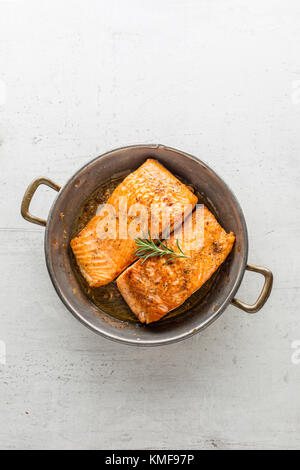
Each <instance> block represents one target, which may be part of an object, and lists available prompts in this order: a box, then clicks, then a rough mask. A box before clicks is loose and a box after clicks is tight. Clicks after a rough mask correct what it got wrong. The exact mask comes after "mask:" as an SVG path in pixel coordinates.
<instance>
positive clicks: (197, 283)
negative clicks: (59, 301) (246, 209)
mask: <svg viewBox="0 0 300 470" xmlns="http://www.w3.org/2000/svg"><path fill="white" fill-rule="evenodd" d="M196 219H197V220H198V222H199V221H200V223H201V221H202V228H201V231H202V237H201V233H200V232H199V227H198V229H197V230H196V228H195V227H197V225H196V223H195V222H196ZM185 224H189V227H188V230H187V231H186V232H185V231H182V230H181V232H183V233H179V231H178V230H175V232H174V233H173V234H172V235H171V237H170V239H169V240H168V242H167V244H168V246H170V247H172V248H173V250H174V251H176V252H178V248H177V240H178V241H179V243H180V248H181V249H182V251H183V252H184V254H186V255H188V256H189V258H175V259H173V260H171V261H170V262H167V260H168V258H167V257H166V256H163V257H161V258H159V257H152V258H149V259H147V260H146V261H145V262H143V260H141V259H140V260H138V261H137V262H136V263H134V264H133V265H131V266H130V267H129V268H127V269H126V270H125V271H124V272H123V273H122V274H121V275H120V276H119V277H118V279H117V285H118V288H119V290H120V292H121V294H122V296H123V298H124V299H125V301H126V302H127V304H128V305H129V307H130V308H131V310H132V311H133V313H135V315H136V316H137V317H138V318H139V320H140V321H141V322H142V323H151V322H154V321H157V320H159V319H160V318H162V317H163V316H164V315H166V314H167V313H168V312H170V311H171V310H173V309H175V308H176V307H179V306H180V305H181V304H183V302H184V301H185V300H186V299H187V298H188V297H190V296H191V295H192V294H193V293H194V292H195V291H196V290H198V289H199V288H200V287H201V286H202V285H203V284H204V283H205V282H206V281H207V280H208V279H209V278H210V277H211V276H212V274H213V273H214V272H215V271H216V270H217V269H218V267H219V266H220V265H221V264H222V263H223V262H224V260H225V259H226V257H227V256H228V254H229V253H230V251H231V249H232V247H233V244H234V241H235V236H234V234H233V233H232V232H231V233H226V231H225V230H224V229H223V228H222V227H221V225H220V224H219V223H218V222H217V220H216V219H215V217H214V216H213V214H212V213H211V212H210V211H209V210H208V209H207V207H205V206H202V207H201V206H198V207H197V209H196V210H195V211H194V212H193V214H191V215H190V216H189V218H188V219H187V220H186V222H185ZM200 239H201V240H200Z"/></svg>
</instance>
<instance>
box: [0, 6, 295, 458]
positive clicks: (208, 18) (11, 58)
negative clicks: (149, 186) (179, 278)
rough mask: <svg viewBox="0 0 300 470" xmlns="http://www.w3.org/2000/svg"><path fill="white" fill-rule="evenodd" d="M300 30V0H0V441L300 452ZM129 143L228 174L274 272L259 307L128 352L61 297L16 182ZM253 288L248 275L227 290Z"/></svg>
mask: <svg viewBox="0 0 300 470" xmlns="http://www.w3.org/2000/svg"><path fill="white" fill-rule="evenodd" d="M299 41H300V3H299V1H297V0H287V1H284V2H283V1H279V0H274V1H271V0H252V1H251V2H249V1H248V0H227V1H226V2H224V1H222V0H219V1H218V0H214V1H212V0H199V1H192V0H181V1H179V0H177V1H175V0H174V1H171V0H165V1H161V0H152V1H151V2H148V1H144V0H135V1H134V0H128V1H127V2H124V1H122V0H120V1H111V0H107V1H96V0H89V1H84V0H51V1H50V0H49V1H40V0H36V1H33V0H27V1H25V0H24V1H22V0H15V1H14V0H11V1H7V0H6V1H5V0H4V1H3V0H0V84H1V86H0V96H1V99H0V141H1V147H0V155H1V170H0V182H1V185H0V213H1V219H0V260H1V261H0V269H1V289H0V315H1V318H0V447H1V448H4V449H15V448H24V449H36V448H42V449H54V448H63V449H74V448H78V449H95V448H100V449H101V448H102V449H103V448H108V449H113V448H119V449H129V448H138V449H142V448H157V449H165V448H173V449H174V448H188V449H200V448H206V449H209V448H222V449H239V448H247V449H254V448H298V449H299V448H300V409H299V405H300V393H299V388H300V364H299V362H300V353H299V352H298V349H300V343H299V342H300V311H299V307H300V305H299V304H300V302H299V300H300V299H299V294H300V290H299V289H300V275H299V228H300V222H299V208H300V198H299V184H300V171H299V170H300V164H299V160H300V159H299V155H300V136H299V123H300V55H299ZM133 143H164V144H167V145H170V146H173V147H177V148H180V149H183V150H186V151H188V152H190V153H192V154H194V155H197V156H199V157H200V158H202V159H203V160H205V161H206V162H208V163H209V164H210V165H211V166H212V167H213V168H214V169H215V170H216V171H217V172H218V173H219V174H220V175H222V176H223V177H224V179H225V180H226V181H227V182H228V184H229V185H230V186H231V187H232V189H233V191H234V192H235V193H236V195H237V197H238V198H239V200H240V202H241V204H242V207H243V209H244V212H245V216H246V219H247V223H248V229H249V236H250V256H249V261H250V262H253V263H256V264H261V265H264V266H267V267H269V268H271V269H272V270H273V272H274V276H275V282H274V290H273V293H272V296H271V298H270V300H269V302H268V303H267V305H266V306H265V308H264V309H263V310H262V311H261V312H260V313H258V314H257V315H253V316H249V315H247V314H245V313H242V312H241V311H239V310H237V309H236V308H234V307H229V308H228V309H227V311H226V312H225V314H224V315H223V316H222V317H221V318H220V319H219V320H218V321H217V322H216V323H215V324H214V325H212V326H211V327H210V328H209V329H207V330H206V331H205V332H204V333H203V334H201V335H198V336H196V337H193V338H192V339H190V340H188V341H186V342H183V343H180V344H175V345H171V346H168V347H163V348H158V349H134V348H130V347H127V346H122V345H119V344H114V343H111V342H109V341H107V340H105V339H102V338H100V337H97V336H96V335H94V334H93V333H91V332H90V331H88V330H87V329H85V328H84V327H83V326H82V325H80V324H79V323H78V322H76V320H75V319H74V318H73V317H72V316H71V315H70V314H69V313H68V311H67V310H66V309H65V308H64V306H63V305H62V304H61V302H60V300H59V299H58V297H57V295H56V293H55V292H54V289H53V288H52V285H51V283H50V280H49V277H48V274H47V271H46V267H45V263H44V255H43V232H44V231H43V229H42V228H39V227H37V226H34V225H30V224H28V223H26V222H25V221H24V220H23V219H22V218H21V217H20V214H19V210H20V202H21V198H22V195H23V193H24V190H25V188H26V186H27V185H28V183H29V182H30V181H31V180H32V179H33V178H34V177H36V176H38V175H45V176H48V177H51V178H53V179H54V180H55V181H57V182H58V183H60V184H64V182H65V181H66V180H67V179H68V178H69V176H71V175H72V174H73V173H74V171H75V170H77V169H78V168H79V167H80V166H82V165H83V164H84V163H86V162H87V161H89V160H90V159H91V158H93V157H95V156H97V155H99V154H101V153H103V152H104V151H107V150H109V149H112V148H114V147H118V146H123V145H127V144H133ZM53 197H54V194H53V192H51V190H49V191H47V190H42V189H41V190H40V191H39V193H38V195H37V197H36V199H35V201H34V204H33V212H34V213H36V214H37V215H40V216H45V215H46V214H47V211H48V208H49V205H50V203H51V202H52V200H53ZM260 287H261V280H260V279H259V278H258V277H257V276H255V275H254V274H249V275H247V276H246V277H245V280H244V282H243V285H242V287H241V289H240V292H239V297H240V298H241V299H245V300H254V299H255V298H256V296H257V293H258V291H259V289H260ZM297 341H298V342H297ZM293 347H294V348H293ZM297 348H298V349H297Z"/></svg>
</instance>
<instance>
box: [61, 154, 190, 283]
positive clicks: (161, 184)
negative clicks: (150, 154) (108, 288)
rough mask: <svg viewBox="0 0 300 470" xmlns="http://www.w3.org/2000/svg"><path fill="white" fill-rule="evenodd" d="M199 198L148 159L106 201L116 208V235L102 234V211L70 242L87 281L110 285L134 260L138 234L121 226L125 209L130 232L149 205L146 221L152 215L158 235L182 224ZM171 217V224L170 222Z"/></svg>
mask: <svg viewBox="0 0 300 470" xmlns="http://www.w3.org/2000/svg"><path fill="white" fill-rule="evenodd" d="M197 200H198V198H197V196H196V195H195V194H193V192H192V191H190V189H189V188H188V187H187V186H185V185H184V184H183V183H182V182H181V181H179V180H178V179H177V178H176V177H175V176H174V175H172V173H170V172H169V171H168V170H167V169H166V168H165V167H164V166H163V165H161V164H160V163H159V162H157V161H156V160H153V159H151V158H149V159H147V160H146V161H145V163H143V165H141V166H140V167H139V168H138V169H137V170H136V171H134V172H133V173H131V174H129V175H128V176H127V177H126V178H125V179H124V180H123V181H122V183H121V184H119V186H117V188H116V189H115V190H114V192H113V193H112V195H111V196H110V197H109V199H108V200H107V204H109V205H110V206H111V207H112V208H113V210H115V211H116V212H115V213H116V218H115V221H116V222H115V223H116V233H117V236H115V237H114V238H113V237H110V234H109V233H108V234H107V236H105V238H103V237H102V236H101V237H100V236H99V227H100V226H101V224H102V223H104V222H105V223H106V222H107V220H108V219H106V218H105V217H108V216H107V213H106V214H104V213H100V214H98V215H96V216H94V217H93V218H92V219H91V220H90V222H89V223H88V224H87V225H86V227H85V228H84V229H83V230H82V231H81V232H80V233H79V234H78V235H77V236H76V237H75V238H73V240H72V241H71V243H70V244H71V248H72V250H73V253H74V255H75V258H76V261H77V264H78V266H79V269H80V271H81V273H82V275H83V277H84V278H85V279H86V281H87V282H88V284H89V285H90V286H91V287H99V286H102V285H105V284H108V283H109V282H111V281H112V280H113V279H115V278H116V277H117V276H118V275H119V274H120V273H121V272H122V271H123V270H124V269H125V268H126V267H127V266H129V265H130V264H131V263H132V262H133V261H134V260H135V256H134V251H135V249H136V245H135V241H134V238H135V237H134V235H133V236H131V237H130V235H131V234H130V233H128V234H124V224H123V225H122V229H121V220H123V217H124V213H125V211H126V213H127V214H128V220H127V222H126V224H127V225H126V227H125V228H126V229H128V232H130V230H131V228H132V223H133V222H134V220H133V219H134V216H135V215H136V213H135V211H136V208H137V206H138V207H140V206H141V207H142V209H143V208H144V209H145V208H146V212H147V211H148V212H147V214H146V215H145V214H144V215H145V217H144V219H143V220H145V218H146V220H147V222H149V221H150V217H151V224H152V225H151V235H152V238H156V237H159V236H160V235H161V234H162V233H163V232H164V231H165V230H167V229H168V227H169V228H170V231H172V230H173V228H174V227H176V226H177V225H178V224H181V222H182V219H183V217H185V216H187V215H188V214H189V213H191V211H192V210H193V207H194V206H195V204H196V203H197ZM120 201H122V204H121V206H122V207H121V208H120V207H119V206H120ZM150 207H151V216H150ZM131 209H133V212H132V213H130V210H131ZM162 214H163V215H164V217H162ZM168 220H169V222H170V223H167V221H168ZM134 227H135V226H134ZM153 227H154V229H153ZM105 230H107V229H106V228H105ZM125 231H126V230H125ZM121 232H122V233H121ZM133 232H134V230H133ZM143 233H144V232H143ZM146 233H147V232H146Z"/></svg>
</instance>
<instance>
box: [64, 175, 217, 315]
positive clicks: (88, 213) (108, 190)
mask: <svg viewBox="0 0 300 470" xmlns="http://www.w3.org/2000/svg"><path fill="white" fill-rule="evenodd" d="M125 176H126V175H125V174H124V175H122V176H118V177H114V176H112V177H111V178H110V179H109V180H107V181H105V182H104V183H103V184H102V185H101V186H99V187H98V188H97V189H96V190H95V191H93V192H92V194H91V195H90V196H89V197H88V198H87V199H86V200H85V201H83V203H82V205H81V207H80V208H79V211H78V213H77V214H76V216H75V219H74V223H73V225H72V229H71V235H70V238H71V239H72V238H73V237H75V236H76V235H77V234H78V233H79V232H80V231H81V230H82V229H83V228H84V227H85V226H86V225H87V223H88V222H89V221H90V220H91V219H92V217H94V216H95V214H96V211H97V207H98V205H99V204H103V203H105V202H106V201H107V199H108V198H109V196H110V195H111V194H112V192H113V191H114V189H115V188H116V187H117V186H118V185H119V184H120V183H121V182H122V181H123V179H124V178H125ZM176 176H177V177H178V178H179V179H180V180H181V181H182V182H183V183H185V184H186V185H189V182H188V181H186V180H184V178H182V177H180V176H178V175H176ZM193 191H194V192H195V194H196V195H197V197H198V204H205V205H206V206H208V207H209V208H210V209H211V210H212V212H213V208H211V207H210V206H211V204H210V203H209V201H207V199H206V198H205V195H203V194H201V193H200V192H199V191H198V190H197V188H193ZM68 252H69V256H70V260H71V266H72V270H73V272H74V275H75V277H76V279H77V281H78V283H79V285H80V287H81V290H82V291H83V292H84V293H85V295H86V297H87V298H88V299H89V300H90V301H91V302H93V303H94V304H95V305H96V306H97V307H98V308H99V309H100V310H101V311H103V312H105V313H107V314H109V315H111V316H112V317H115V318H116V319H118V320H121V321H127V322H134V323H137V322H138V321H139V320H138V319H137V317H136V316H135V315H134V314H133V313H132V311H131V310H130V308H129V306H128V305H127V303H126V302H125V301H124V299H123V297H122V295H121V294H120V291H119V289H118V288H117V284H116V281H113V282H111V283H109V284H108V285H105V286H101V287H97V288H92V287H90V286H89V285H88V283H87V282H86V281H85V279H84V278H83V276H82V275H81V273H80V270H79V267H78V265H77V263H76V259H75V256H74V254H73V252H72V250H71V248H70V246H69V247H68ZM221 269H224V266H221V267H220V268H219V269H218V270H217V272H216V273H214V274H213V275H212V276H211V277H210V279H208V281H207V282H206V283H205V284H204V285H203V286H202V287H201V288H200V289H198V290H197V291H196V292H195V293H194V294H193V295H192V296H190V297H189V298H188V299H187V300H186V301H185V302H184V304H183V305H181V306H180V307H178V308H176V309H175V310H172V311H171V312H170V313H169V314H168V315H166V316H165V317H163V318H162V319H161V320H159V322H158V323H159V324H163V323H165V322H168V321H169V320H170V319H174V318H175V317H177V316H178V315H183V314H185V313H186V312H188V311H189V310H190V309H191V308H192V307H195V306H197V305H199V304H200V303H201V301H202V300H203V298H204V297H205V295H206V294H207V292H209V290H210V289H211V288H213V285H214V283H215V282H216V279H217V276H218V275H219V273H220V270H221Z"/></svg>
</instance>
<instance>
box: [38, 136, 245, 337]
mask: <svg viewBox="0 0 300 470" xmlns="http://www.w3.org/2000/svg"><path fill="white" fill-rule="evenodd" d="M149 157H152V158H155V159H157V160H159V161H160V162H161V163H162V164H163V165H164V166H165V167H166V168H168V169H169V170H170V171H171V172H172V173H173V174H174V175H176V176H179V177H180V178H181V179H182V180H183V182H188V184H190V185H192V186H193V187H194V188H195V190H196V191H197V192H198V193H199V195H200V200H201V201H203V202H204V203H205V204H206V205H207V206H208V208H209V209H210V210H211V211H212V212H213V213H214V214H215V216H216V217H217V219H218V221H219V222H220V224H221V225H222V226H223V227H224V229H225V230H226V231H227V232H229V231H231V230H232V231H233V232H234V233H235V235H236V243H235V245H234V248H233V250H232V252H231V254H230V256H229V257H228V259H227V261H226V262H225V263H224V264H223V265H222V267H221V269H220V270H219V271H218V272H217V273H216V275H215V276H214V277H213V279H212V280H211V282H212V284H211V285H209V289H207V290H205V289H203V290H202V289H200V290H199V291H198V292H197V293H195V294H194V295H193V296H191V297H190V299H188V301H187V302H186V303H185V304H184V305H183V306H181V307H179V309H177V311H174V312H171V313H170V314H169V315H168V316H167V317H165V319H163V320H161V321H159V322H157V323H156V324H151V325H149V326H145V325H142V324H140V323H139V322H136V319H135V318H133V317H132V314H131V313H130V312H128V307H127V305H126V304H125V302H123V300H122V299H121V298H120V299H119V300H118V302H119V304H118V306H120V305H121V302H122V307H119V309H118V311H117V312H116V310H117V309H115V306H116V305H117V303H116V302H115V299H112V302H108V301H107V297H106V295H107V294H109V289H108V288H106V289H103V292H101V295H102V297H103V298H102V300H101V305H98V306H97V305H95V299H91V298H90V297H89V296H87V294H86V292H85V290H84V288H83V287H82V278H81V276H78V273H77V274H76V269H75V270H74V263H73V260H72V256H71V254H70V249H69V244H70V240H71V238H72V236H73V235H74V231H75V230H76V223H77V222H78V217H79V214H80V211H81V210H82V207H83V206H84V204H85V203H87V202H88V201H89V200H90V198H91V195H93V194H94V193H95V192H97V191H98V189H99V188H100V187H103V185H104V186H105V185H106V184H109V182H111V181H112V179H114V180H115V183H116V184H118V182H119V181H120V180H121V179H123V178H124V177H125V176H126V175H127V174H128V173H129V172H131V171H134V170H135V169H136V168H138V167H139V166H140V165H141V164H142V163H143V162H144V161H145V159H146V158H149ZM76 220H77V222H76ZM77 228H78V229H79V227H77ZM247 253H248V239H247V229H246V224H245V220H244V217H243V214H242V211H241V208H240V206H239V204H238V202H237V200H236V198H235V197H234V195H233V194H232V193H231V191H230V190H229V188H228V187H227V186H226V185H225V183H224V182H223V181H222V180H221V178H219V177H218V176H217V175H216V174H215V173H214V172H213V171H212V170H211V169H210V168H209V167H208V166H207V165H206V164H204V163H203V162H201V161H199V160H198V159H196V158H195V157H192V156H190V155H188V154H185V153H183V152H181V151H179V150H175V149H171V148H168V147H164V146H162V145H148V146H147V145H146V146H145V145H140V146H132V147H125V148H122V149H118V150H114V151H112V152H109V153H107V154H105V155H103V156H101V157H98V158H96V159H95V160H93V161H91V162H90V163H89V164H87V165H85V166H84V167H83V168H82V169H81V170H79V171H78V172H77V173H76V174H75V175H74V176H73V177H72V178H71V179H70V180H69V181H68V182H67V184H66V185H65V186H64V188H63V189H62V190H61V191H60V193H59V195H58V197H57V199H56V201H55V203H54V205H53V207H52V209H51V212H50V215H49V218H48V223H47V227H46V235H45V254H46V262H47V267H48V270H49V274H50V277H51V279H52V282H53V285H54V287H55V289H56V291H57V293H58V295H59V296H60V297H61V299H62V301H63V302H64V303H65V305H66V306H67V308H68V309H69V310H70V311H71V313H72V314H73V315H74V316H75V317H76V318H77V319H79V320H80V321H81V322H83V323H84V324H85V325H86V326H88V327H90V328H91V329H93V330H94V331H96V332H97V333H99V334H102V335H103V336H106V337H108V338H110V339H114V340H117V341H121V342H126V343H129V344H141V345H159V344H165V343H170V342H174V341H178V340H181V339H184V338H185V337H187V336H190V335H192V334H194V333H195V332H197V331H200V330H201V329H202V328H204V327H205V326H207V325H208V324H209V323H210V322H212V321H213V320H214V319H215V318H217V316H218V315H220V313H221V312H222V311H223V310H224V308H225V307H226V306H227V305H228V303H229V302H230V300H231V299H232V297H233V296H234V294H235V292H236V290H237V288H238V286H239V284H240V282H241V280H242V277H243V274H244V270H245V266H246V262H247ZM205 287H207V286H205ZM111 289H116V288H115V287H113V286H112V287H111ZM200 291H202V292H200ZM99 293H100V292H99ZM198 296H199V297H198ZM99 307H100V308H99ZM125 310H126V311H127V313H125ZM122 312H123V313H122ZM122 315H125V316H124V317H123V318H122ZM126 315H127V317H126ZM128 315H130V316H131V318H130V317H129V316H128Z"/></svg>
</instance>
